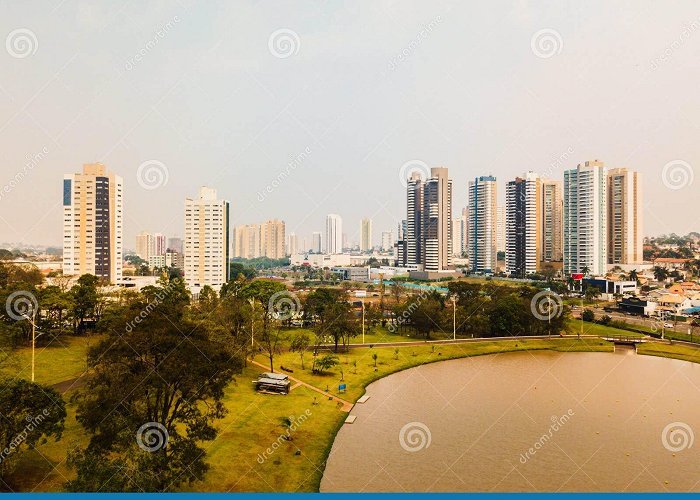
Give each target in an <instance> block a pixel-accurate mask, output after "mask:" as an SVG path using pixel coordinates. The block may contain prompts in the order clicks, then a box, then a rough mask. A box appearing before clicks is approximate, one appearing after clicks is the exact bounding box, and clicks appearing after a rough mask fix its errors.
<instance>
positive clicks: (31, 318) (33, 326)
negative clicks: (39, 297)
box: [22, 311, 43, 382]
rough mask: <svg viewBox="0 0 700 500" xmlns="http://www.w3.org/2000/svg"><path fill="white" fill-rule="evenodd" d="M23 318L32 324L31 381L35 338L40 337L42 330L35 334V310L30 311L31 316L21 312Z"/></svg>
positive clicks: (34, 355)
mask: <svg viewBox="0 0 700 500" xmlns="http://www.w3.org/2000/svg"><path fill="white" fill-rule="evenodd" d="M22 316H23V317H24V318H26V319H27V321H29V323H30V324H31V325H32V382H34V360H35V359H36V354H35V352H36V339H38V338H39V337H41V336H42V335H43V333H42V332H39V335H37V334H36V311H32V317H30V316H29V315H27V314H22Z"/></svg>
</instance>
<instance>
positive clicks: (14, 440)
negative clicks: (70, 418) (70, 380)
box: [0, 379, 66, 481]
mask: <svg viewBox="0 0 700 500" xmlns="http://www.w3.org/2000/svg"><path fill="white" fill-rule="evenodd" d="M2 386H3V389H2V391H0V415H1V417H0V418H1V424H0V479H3V481H4V480H5V478H6V476H7V474H8V473H9V472H11V471H12V468H13V466H14V464H15V459H16V457H17V456H18V454H20V453H21V452H22V450H24V449H27V448H33V447H34V446H35V445H37V444H38V443H45V442H47V441H48V439H49V438H51V437H53V438H54V439H55V440H56V441H58V440H59V439H61V436H62V434H63V425H64V422H65V419H66V404H65V402H64V401H63V398H61V395H60V394H59V393H58V392H56V390H54V389H52V388H50V387H42V386H41V385H39V384H35V383H33V382H28V381H26V380H22V379H16V380H3V381H2Z"/></svg>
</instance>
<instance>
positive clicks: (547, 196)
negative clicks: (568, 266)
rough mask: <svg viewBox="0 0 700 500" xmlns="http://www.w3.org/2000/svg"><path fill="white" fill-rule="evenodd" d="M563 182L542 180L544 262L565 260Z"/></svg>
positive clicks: (542, 245)
mask: <svg viewBox="0 0 700 500" xmlns="http://www.w3.org/2000/svg"><path fill="white" fill-rule="evenodd" d="M562 197H563V194H562V184H561V181H552V180H547V179H543V180H542V231H541V235H542V244H541V247H542V262H561V261H562V259H563V249H562V239H563V234H562V230H563V228H564V225H563V224H564V220H563V218H564V202H563V199H562Z"/></svg>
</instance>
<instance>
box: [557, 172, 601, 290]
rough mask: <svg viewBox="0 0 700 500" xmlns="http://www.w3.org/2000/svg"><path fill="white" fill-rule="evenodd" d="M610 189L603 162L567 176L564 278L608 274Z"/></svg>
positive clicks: (565, 173)
mask: <svg viewBox="0 0 700 500" xmlns="http://www.w3.org/2000/svg"><path fill="white" fill-rule="evenodd" d="M607 250H608V246H607V189H606V174H605V167H604V165H603V162H601V161H598V160H594V161H587V162H586V163H585V164H579V165H578V166H577V167H576V168H575V169H571V170H567V171H565V172H564V274H565V275H570V274H573V273H588V274H592V275H595V276H600V275H603V274H605V271H606V262H607Z"/></svg>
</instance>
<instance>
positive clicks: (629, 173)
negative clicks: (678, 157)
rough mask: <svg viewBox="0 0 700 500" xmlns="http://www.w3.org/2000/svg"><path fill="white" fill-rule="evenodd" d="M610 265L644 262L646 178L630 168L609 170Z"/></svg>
mask: <svg viewBox="0 0 700 500" xmlns="http://www.w3.org/2000/svg"><path fill="white" fill-rule="evenodd" d="M607 184H608V214H607V219H608V263H609V264H641V263H642V262H643V261H644V251H643V233H642V231H643V229H642V176H641V174H640V173H639V172H635V171H634V170H630V169H627V168H614V169H611V170H609V171H608V178H607Z"/></svg>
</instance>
